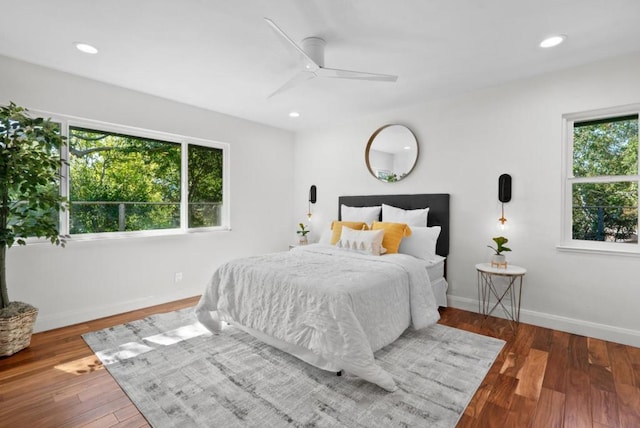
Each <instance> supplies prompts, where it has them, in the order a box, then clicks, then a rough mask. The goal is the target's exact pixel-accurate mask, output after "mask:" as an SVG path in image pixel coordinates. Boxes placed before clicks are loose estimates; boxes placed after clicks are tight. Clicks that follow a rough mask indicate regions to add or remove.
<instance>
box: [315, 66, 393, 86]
mask: <svg viewBox="0 0 640 428" xmlns="http://www.w3.org/2000/svg"><path fill="white" fill-rule="evenodd" d="M316 75H317V76H318V77H328V78H333V79H352V80H374V81H378V82H395V81H396V80H398V76H393V75H391V74H379V73H365V72H362V71H351V70H340V69H337V68H324V67H320V69H318V70H316Z"/></svg>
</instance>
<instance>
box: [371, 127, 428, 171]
mask: <svg viewBox="0 0 640 428" xmlns="http://www.w3.org/2000/svg"><path fill="white" fill-rule="evenodd" d="M391 126H401V127H403V128H404V129H406V130H407V131H409V133H410V134H411V136H413V141H414V143H415V145H416V158H415V159H414V160H413V165H411V168H409V171H407V173H406V174H405V175H404V176H402V177H401V178H399V179H398V180H396V181H387V180H383V179H381V178H380V177H378V176H377V175H376V174H375V172H374V171H373V168H372V167H371V162H369V152H370V150H371V145H372V144H373V142H374V140H375V139H376V137H377V136H378V135H379V134H380V133H381V132H382V131H384V130H385V129H387V128H389V127H391ZM419 157H420V144H418V139H417V138H416V135H415V134H414V133H413V131H412V130H411V128H409V127H408V126H405V125H401V124H399V123H390V124H388V125H384V126H381V127H380V128H378V129H376V130H375V131H374V133H373V134H371V137H369V141H368V142H367V148H366V149H365V151H364V161H365V162H366V164H367V169H368V170H369V173H370V174H371V175H372V176H373V178H375V179H376V180H378V181H381V182H383V183H397V182H398V181H402V180H403V179H404V178H406V177H407V176H408V175H409V174H411V172H412V171H413V170H414V168H415V167H416V165H417V164H418V158H419Z"/></svg>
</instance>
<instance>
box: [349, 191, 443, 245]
mask: <svg viewBox="0 0 640 428" xmlns="http://www.w3.org/2000/svg"><path fill="white" fill-rule="evenodd" d="M342 204H344V205H346V206H349V207H370V206H375V205H382V204H387V205H392V206H394V207H397V208H402V209H405V210H415V209H419V208H427V207H428V208H429V216H428V217H427V226H440V227H441V228H442V230H441V231H440V236H439V237H438V243H437V244H436V253H437V254H439V255H441V256H443V257H446V256H448V255H449V194H448V193H427V194H419V195H371V196H339V197H338V218H339V219H341V217H342V213H340V206H341V205H342ZM381 215H382V214H381Z"/></svg>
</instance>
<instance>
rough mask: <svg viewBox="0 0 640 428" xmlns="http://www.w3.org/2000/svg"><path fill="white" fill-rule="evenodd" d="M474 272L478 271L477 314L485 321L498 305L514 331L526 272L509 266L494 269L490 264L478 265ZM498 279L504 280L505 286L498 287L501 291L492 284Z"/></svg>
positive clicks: (523, 269)
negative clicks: (506, 299)
mask: <svg viewBox="0 0 640 428" xmlns="http://www.w3.org/2000/svg"><path fill="white" fill-rule="evenodd" d="M476 270H477V271H478V312H479V313H481V314H482V315H484V317H485V319H486V318H487V317H488V316H489V315H491V313H492V312H493V311H494V310H495V309H496V308H497V307H498V305H499V306H501V307H502V310H503V311H504V313H505V315H506V316H507V319H508V320H509V323H510V324H511V327H512V328H513V329H514V330H515V327H517V326H518V324H520V301H521V299H522V281H523V279H524V275H525V274H526V273H527V270H526V269H525V268H523V267H520V266H515V265H509V266H508V267H506V268H503V267H494V266H491V264H490V263H478V264H477V265H476ZM499 277H502V278H505V279H506V286H504V288H502V287H500V288H501V290H498V287H496V284H495V283H494V279H495V278H499ZM516 288H517V289H518V290H517V292H516ZM492 295H493V297H494V298H495V303H494V304H493V306H491V296H492ZM505 297H506V298H508V302H509V308H507V306H505V304H504V303H503V301H504V300H505Z"/></svg>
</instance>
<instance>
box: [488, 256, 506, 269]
mask: <svg viewBox="0 0 640 428" xmlns="http://www.w3.org/2000/svg"><path fill="white" fill-rule="evenodd" d="M491 265H492V266H497V267H505V268H506V267H507V258H506V257H505V256H504V255H503V254H494V255H493V256H492V257H491Z"/></svg>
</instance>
